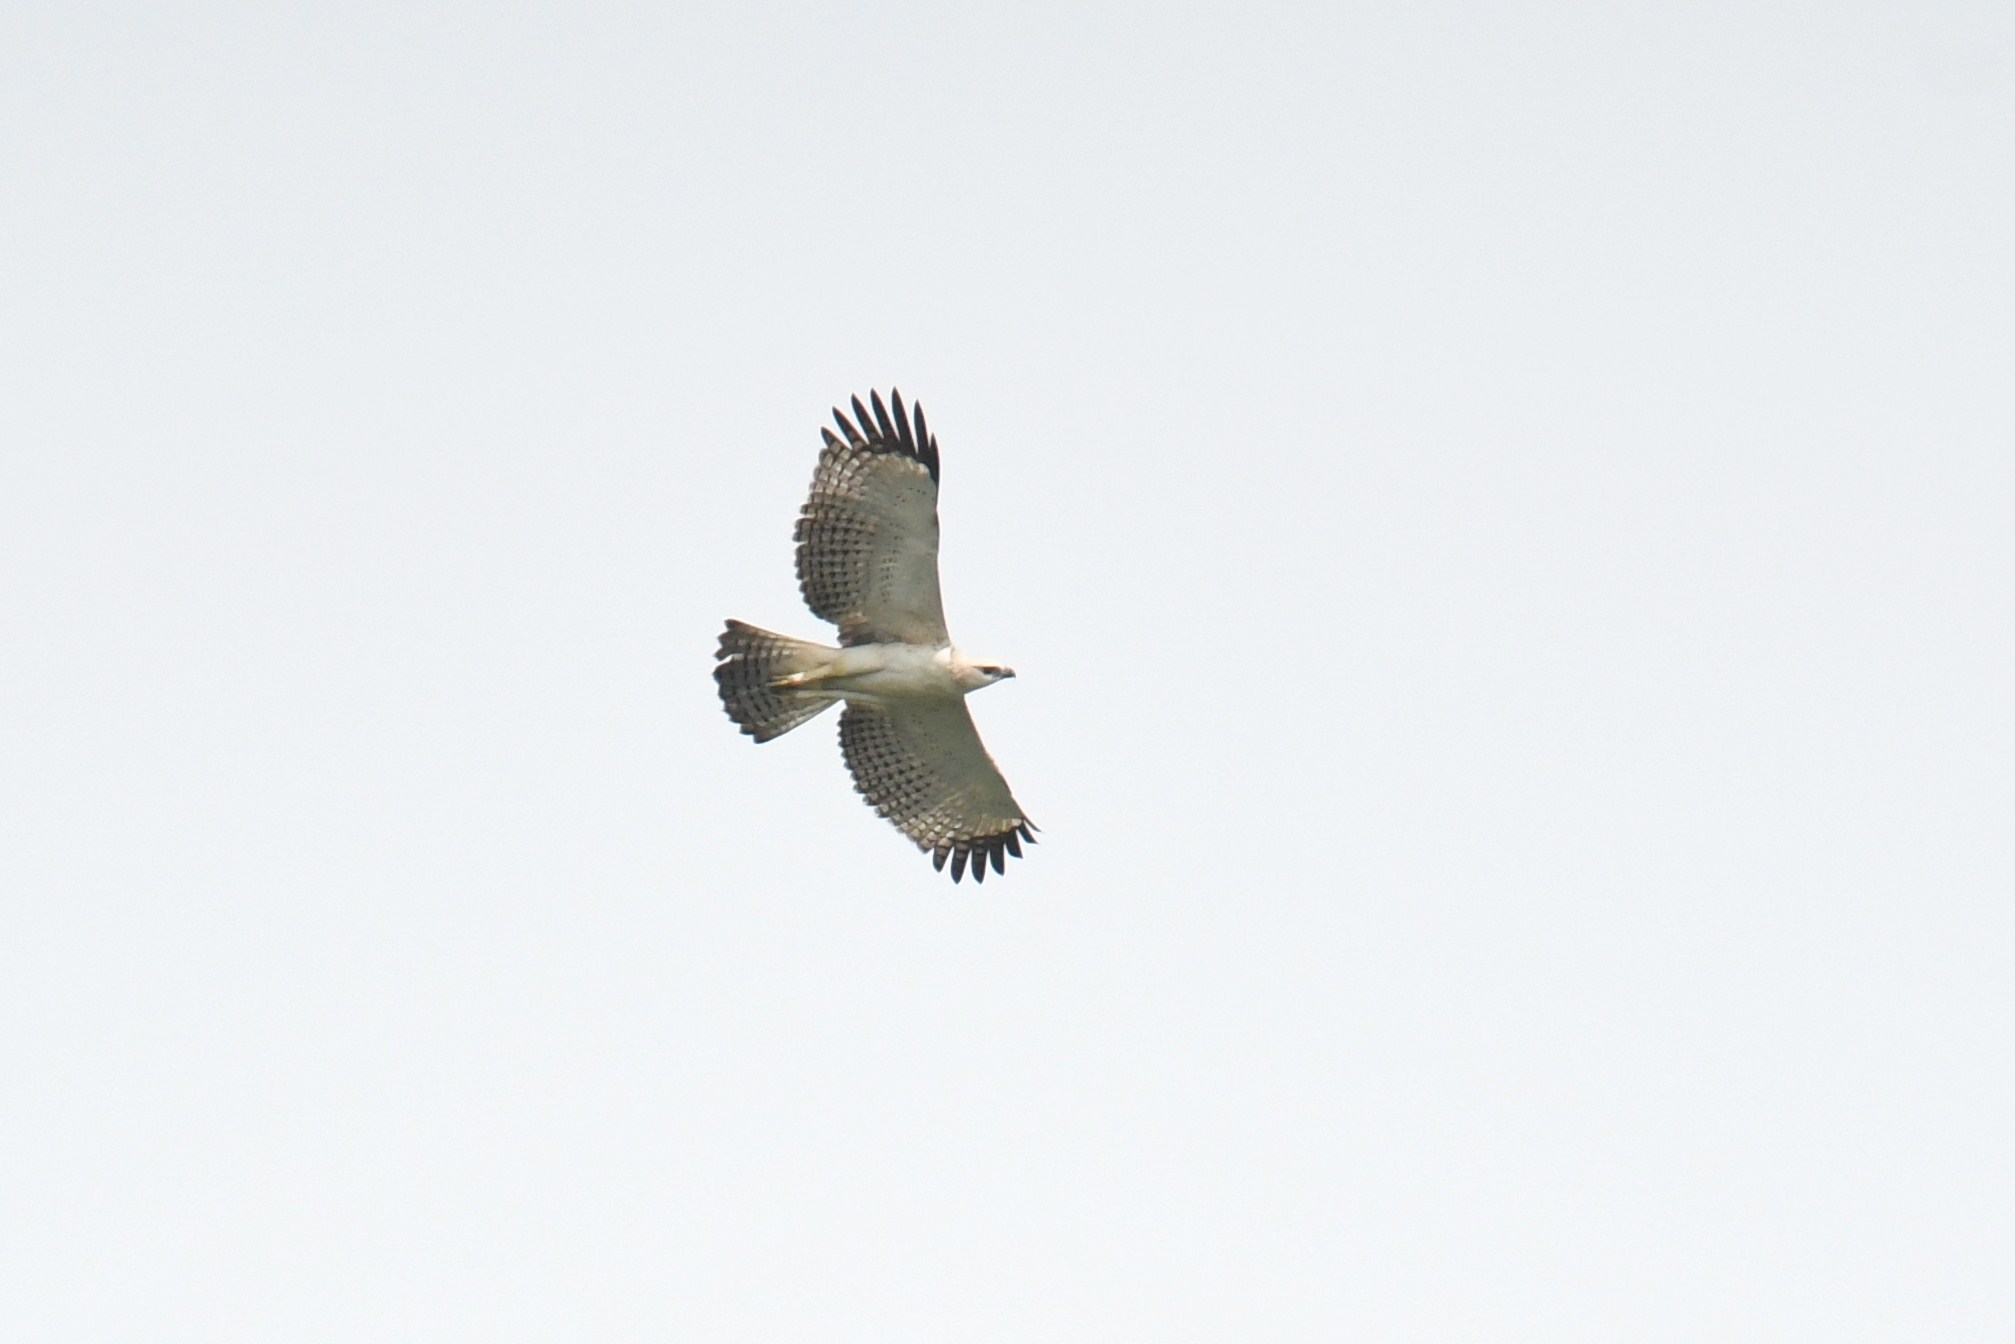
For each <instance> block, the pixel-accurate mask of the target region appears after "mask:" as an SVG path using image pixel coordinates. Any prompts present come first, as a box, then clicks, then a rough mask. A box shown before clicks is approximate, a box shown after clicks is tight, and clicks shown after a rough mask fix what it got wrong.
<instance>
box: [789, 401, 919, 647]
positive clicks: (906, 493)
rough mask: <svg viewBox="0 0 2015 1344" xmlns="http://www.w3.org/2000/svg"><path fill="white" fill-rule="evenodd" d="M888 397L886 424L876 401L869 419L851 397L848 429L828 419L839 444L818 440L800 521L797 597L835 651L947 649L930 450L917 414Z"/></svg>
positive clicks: (844, 422) (831, 437)
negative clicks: (836, 633) (824, 627)
mask: <svg viewBox="0 0 2015 1344" xmlns="http://www.w3.org/2000/svg"><path fill="white" fill-rule="evenodd" d="M889 395H890V397H891V398H892V399H893V400H894V402H895V414H894V415H893V416H891V415H890V414H889V412H888V408H887V407H885V406H883V405H882V397H881V393H879V392H873V393H870V394H869V400H870V402H871V404H872V405H873V407H874V410H873V413H872V415H870V413H869V410H868V407H866V406H863V405H861V399H860V398H859V397H855V398H854V399H853V404H854V420H848V419H847V417H846V415H845V414H844V413H842V412H841V411H840V410H839V409H838V408H837V407H835V408H834V409H833V419H834V420H836V421H838V422H839V427H840V431H841V433H840V435H835V434H834V433H833V432H832V431H831V430H829V429H827V430H821V431H820V432H821V433H822V434H824V435H825V441H826V447H825V451H824V452H822V453H820V454H819V466H818V470H817V471H815V472H813V473H812V491H811V497H810V498H808V499H807V500H805V507H804V509H803V511H802V512H801V513H800V514H799V515H798V532H797V541H798V588H799V589H800V591H802V592H803V593H804V595H805V605H806V606H808V607H810V608H811V609H812V612H813V614H814V615H816V616H819V617H820V618H822V619H824V620H828V621H831V622H832V623H833V624H834V625H837V626H838V627H839V628H840V643H842V644H883V643H894V644H944V643H946V642H948V641H949V638H950V636H949V635H948V634H947V633H946V631H945V608H944V599H943V598H942V597H941V596H940V595H939V593H938V445H937V440H935V439H933V438H932V437H931V434H930V430H929V429H928V428H927V427H926V426H925V424H924V410H923V407H922V406H918V407H916V408H915V411H914V418H912V415H911V414H909V413H906V412H905V411H904V409H903V398H902V393H900V392H891V393H890V394H889ZM854 421H858V422H859V427H858V428H856V427H855V423H854ZM842 435H843V436H844V437H842Z"/></svg>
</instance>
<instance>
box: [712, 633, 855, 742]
mask: <svg viewBox="0 0 2015 1344" xmlns="http://www.w3.org/2000/svg"><path fill="white" fill-rule="evenodd" d="M832 654H833V651H832V650H831V649H829V648H827V647H826V646H825V645H823V644H814V643H812V642H811V641H810V640H804V639H792V638H791V637H790V636H789V635H776V634H771V633H770V632H769V631H768V630H758V629H757V628H756V627H755V626H753V625H746V624H744V623H742V622H741V621H729V622H728V628H727V629H726V630H724V631H722V632H721V647H720V649H719V650H718V651H716V652H715V654H714V657H716V658H718V659H719V660H720V662H719V663H718V665H716V666H715V668H714V681H715V682H716V683H717V684H718V685H719V686H720V688H721V704H723V705H724V706H726V707H727V711H728V717H729V718H731V719H733V720H734V721H735V722H736V723H738V724H740V725H741V728H742V731H743V732H745V733H747V734H748V735H749V736H750V737H753V738H754V739H755V740H756V741H758V742H767V741H769V740H770V739H771V738H773V737H782V736H783V735H784V734H785V733H788V732H789V731H790V730H791V729H793V728H795V727H797V726H798V725H799V724H801V723H803V722H804V721H805V720H806V719H809V718H812V717H813V716H814V715H816V714H817V713H818V712H819V711H820V710H822V709H825V708H826V707H827V706H829V705H831V704H832V703H833V697H832V696H830V695H816V694H813V693H811V692H809V691H794V690H791V689H790V688H788V687H782V686H778V685H777V684H776V683H777V680H778V678H780V677H788V676H790V675H791V674H792V673H795V672H809V671H811V670H812V669H814V668H817V667H821V666H823V665H824V664H825V661H826V660H827V659H828V658H830V657H831V656H832Z"/></svg>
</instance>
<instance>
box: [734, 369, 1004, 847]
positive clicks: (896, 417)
mask: <svg viewBox="0 0 2015 1344" xmlns="http://www.w3.org/2000/svg"><path fill="white" fill-rule="evenodd" d="M889 400H890V401H891V402H892V403H893V404H894V408H895V413H894V414H893V415H891V414H890V413H889V408H888V407H887V406H885V405H883V403H882V398H881V393H879V392H870V393H869V394H868V405H867V406H863V405H861V399H860V398H859V397H855V398H854V399H853V410H854V415H853V419H852V420H849V419H848V418H847V417H846V414H845V413H844V412H842V411H841V410H840V409H839V408H838V407H835V408H834V409H833V419H834V421H836V422H837V423H838V425H839V429H840V432H839V433H838V434H834V433H833V432H832V431H831V430H829V429H821V430H820V431H819V432H820V433H821V434H822V435H823V436H824V438H825V450H824V451H823V452H821V453H820V454H819V465H818V469H817V470H816V471H814V472H813V473H812V490H811V497H810V498H808V499H807V500H806V501H805V506H804V509H803V511H802V512H800V513H799V515H798V527H797V543H798V588H799V590H800V591H801V592H803V594H804V598H805V605H806V606H808V607H810V608H811V609H812V614H813V615H814V616H817V617H819V618H820V619H821V620H826V621H831V622H832V623H833V624H834V625H836V626H838V627H839V631H840V647H838V648H832V647H830V646H828V645H824V644H814V643H811V642H810V641H808V640H802V639H792V638H791V637H790V636H788V635H778V634H772V633H771V632H770V631H768V630H759V629H757V628H756V627H755V626H753V625H746V624H744V623H743V622H741V621H734V620H731V621H729V622H728V625H727V629H726V630H725V631H724V632H723V633H722V635H721V643H720V648H719V649H718V650H717V651H716V653H715V654H714V657H715V658H716V659H717V660H718V661H717V662H716V665H715V667H714V681H715V682H716V683H717V684H718V685H719V686H720V692H721V703H722V704H723V705H725V706H726V707H727V711H728V717H729V718H731V719H733V720H734V721H735V722H736V723H737V724H739V725H741V729H742V731H743V732H744V733H747V734H748V735H749V736H750V737H753V738H755V739H756V741H758V742H768V741H770V740H771V739H772V738H776V737H781V736H783V735H784V734H785V733H787V732H789V731H790V730H791V729H793V728H795V727H797V726H798V725H799V724H801V723H803V722H805V721H806V720H808V719H811V718H813V717H814V716H816V715H817V714H818V713H819V712H820V711H821V710H824V709H825V708H827V707H828V706H830V705H834V704H840V703H844V704H845V705H846V708H845V709H844V710H842V711H841V713H840V751H841V754H842V755H844V756H845V757H846V762H847V769H848V770H850V771H851V772H853V777H854V787H855V788H856V789H857V790H859V792H860V795H861V796H862V797H863V798H865V799H867V801H868V805H869V806H870V807H872V808H874V810H875V811H876V812H878V813H880V814H881V815H882V816H884V817H886V818H888V819H889V821H891V822H893V823H894V824H895V827H896V829H897V830H899V831H901V832H902V833H903V834H904V835H906V836H908V837H909V838H910V839H911V840H913V841H914V842H916V846H917V848H919V849H921V850H923V851H924V852H925V853H927V854H929V855H930V856H931V861H932V863H933V865H934V866H935V867H936V868H937V869H938V870H939V871H940V872H942V871H943V870H944V866H945V862H946V861H947V860H949V861H950V862H951V870H952V881H954V882H957V881H959V880H960V879H961V878H963V877H964V876H965V871H966V868H967V867H968V866H970V867H971V868H972V874H973V880H974V881H975V882H984V881H985V880H986V871H987V865H988V864H989V863H991V864H992V865H993V870H994V871H995V872H996V873H1004V872H1006V870H1007V856H1008V855H1010V854H1012V855H1014V856H1015V857H1016V858H1020V857H1021V846H1022V842H1023V841H1024V840H1026V841H1028V842H1029V843H1030V844H1034V843H1035V836H1034V835H1033V834H1031V832H1033V831H1034V830H1035V829H1036V827H1035V823H1034V822H1032V821H1030V820H1029V819H1028V816H1027V814H1025V813H1024V812H1023V811H1022V809H1021V804H1019V803H1017V802H1016V801H1015V800H1014V795H1013V794H1012V793H1009V792H1008V786H1007V781H1006V780H1005V779H1002V778H1001V772H1000V769H999V767H997V766H996V765H995V764H994V763H993V758H992V757H990V756H988V755H987V751H986V748H985V747H984V746H982V745H980V735H979V731H978V730H977V729H976V728H974V727H973V720H972V715H971V714H970V713H968V712H967V710H966V705H965V697H966V696H967V695H969V694H970V693H972V692H973V691H976V690H978V689H979V688H980V687H982V686H991V685H993V684H994V683H995V682H997V681H1000V680H1003V679H1004V678H1007V677H1011V676H1013V675H1014V669H1013V668H1011V667H1003V666H1001V665H1000V664H998V663H988V662H980V661H977V660H975V659H971V658H968V657H966V655H964V654H963V653H961V652H959V650H958V649H957V648H956V647H954V646H953V644H952V642H951V636H950V634H949V633H947V632H946V630H945V612H944V602H943V600H942V598H941V597H940V596H939V594H938V445H937V440H936V439H935V438H934V437H932V435H931V433H930V430H929V428H928V427H927V426H926V425H925V424H924V408H923V407H922V406H921V405H918V406H913V407H911V408H910V409H909V410H907V411H906V410H905V409H904V408H903V398H902V393H900V392H895V391H891V392H890V394H889ZM870 407H872V413H870Z"/></svg>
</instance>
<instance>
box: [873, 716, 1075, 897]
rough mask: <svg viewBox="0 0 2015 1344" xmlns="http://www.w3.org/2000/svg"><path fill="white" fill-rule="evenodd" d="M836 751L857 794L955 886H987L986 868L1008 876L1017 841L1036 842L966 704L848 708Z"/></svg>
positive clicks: (1017, 854) (1030, 824)
mask: <svg viewBox="0 0 2015 1344" xmlns="http://www.w3.org/2000/svg"><path fill="white" fill-rule="evenodd" d="M840 750H841V751H842V752H843V753H844V754H845V755H846V758H847V769H848V770H851V771H852V772H853V776H854V787H855V788H856V789H859V790H860V793H861V796H862V797H863V798H865V799H867V800H868V802H869V803H870V804H871V805H872V806H873V807H874V809H875V811H877V812H879V813H881V814H882V815H883V816H885V817H887V818H888V819H889V820H890V821H892V822H894V823H895V826H896V829H897V830H899V831H901V832H902V833H903V834H904V835H907V836H908V837H909V838H910V839H912V840H914V841H915V842H916V845H917V848H918V849H921V850H924V851H926V852H927V853H929V854H930V856H931V861H932V862H933V863H934V864H935V865H936V866H937V867H938V868H939V869H940V870H942V869H943V868H944V866H945V860H947V859H949V860H951V865H952V881H954V882H956V881H958V880H959V879H960V878H962V877H964V876H965V870H966V865H967V864H968V863H970V864H971V865H972V870H973V880H974V881H975V882H984V881H985V880H986V871H987V864H988V863H989V862H991V863H992V864H993V870H994V871H995V872H996V873H999V872H1005V871H1006V869H1007V856H1008V855H1010V854H1012V855H1014V856H1015V857H1016V858H1020V857H1021V842H1022V841H1024V840H1026V841H1028V842H1029V843H1030V844H1034V843H1035V836H1034V835H1033V834H1031V832H1032V831H1033V830H1034V829H1035V823H1033V822H1031V821H1030V820H1029V819H1028V818H1027V817H1026V816H1024V815H1022V810H1021V805H1020V804H1019V803H1017V802H1015V800H1014V795H1013V794H1011V793H1009V792H1008V786H1007V781H1006V780H1004V779H1002V778H1001V772H1000V769H999V767H998V766H996V765H995V764H994V763H993V758H992V757H990V756H988V755H987V750H986V748H985V747H983V746H981V745H980V735H979V731H978V730H977V729H975V728H974V727H973V716H972V715H971V714H969V713H967V712H966V706H965V701H963V700H942V701H922V702H912V701H905V702H900V703H897V704H893V705H888V706H882V705H872V704H868V703H866V702H863V701H849V702H848V703H847V707H846V710H845V712H844V713H842V714H841V715H840Z"/></svg>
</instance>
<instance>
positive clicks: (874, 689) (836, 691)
mask: <svg viewBox="0 0 2015 1344" xmlns="http://www.w3.org/2000/svg"><path fill="white" fill-rule="evenodd" d="M785 684H787V685H791V686H795V687H798V688H800V689H803V690H807V691H818V692H821V693H825V694H830V695H831V696H833V698H834V699H846V700H863V701H866V702H868V703H869V704H878V705H887V704H895V703H900V702H902V701H928V700H937V701H945V700H956V699H958V698H959V697H960V696H962V695H967V694H970V693H971V692H973V691H976V690H978V689H979V688H980V687H982V686H989V685H992V684H993V678H990V677H988V676H987V675H986V674H985V673H983V672H981V671H980V670H979V669H978V667H977V666H976V665H975V664H973V663H972V662H971V661H970V660H968V659H967V658H966V657H965V656H964V655H963V654H961V653H959V651H958V650H957V649H954V648H951V647H950V646H948V645H930V644H853V645H849V646H848V647H846V648H843V649H837V650H835V651H834V652H833V656H832V658H831V659H830V660H829V661H828V662H827V663H826V665H825V666H824V667H821V668H818V669H816V670H814V671H810V672H803V673H800V674H798V676H796V677H791V678H789V679H787V681H786V683H785Z"/></svg>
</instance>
